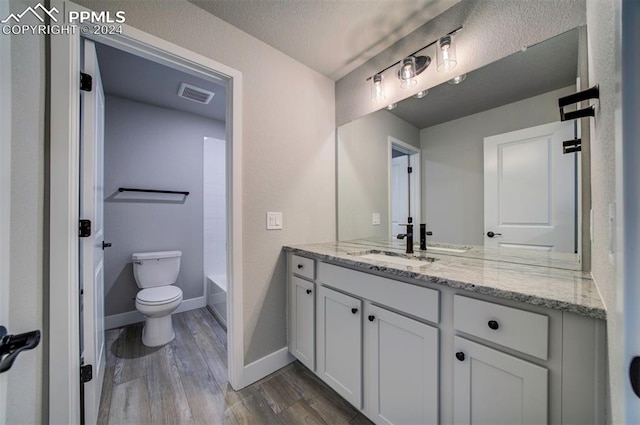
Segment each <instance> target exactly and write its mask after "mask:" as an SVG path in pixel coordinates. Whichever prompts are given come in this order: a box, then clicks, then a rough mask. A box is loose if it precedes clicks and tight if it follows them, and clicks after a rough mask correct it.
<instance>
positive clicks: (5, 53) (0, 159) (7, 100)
mask: <svg viewBox="0 0 640 425" xmlns="http://www.w3.org/2000/svg"><path fill="white" fill-rule="evenodd" d="M8 14H9V2H6V1H0V16H7V15H8ZM0 57H1V58H2V61H1V62H0V93H2V96H0V326H5V327H6V328H8V330H9V332H11V329H10V328H9V305H10V304H9V229H10V227H11V226H10V214H11V208H10V197H11V95H12V93H11V35H2V36H1V37H0ZM7 376H8V373H2V374H0V424H4V423H6V422H7V418H6V412H7V409H6V407H7Z"/></svg>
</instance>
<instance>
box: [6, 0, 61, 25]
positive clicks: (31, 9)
mask: <svg viewBox="0 0 640 425" xmlns="http://www.w3.org/2000/svg"><path fill="white" fill-rule="evenodd" d="M36 9H39V10H40V11H42V12H43V13H44V14H45V15H40V13H38V10H36ZM27 13H31V14H32V15H33V16H35V17H36V18H38V20H39V21H40V22H42V23H44V20H45V18H46V17H47V16H48V17H49V18H51V20H52V21H53V22H58V19H57V18H56V17H55V16H54V13H60V12H59V11H58V9H56V8H55V7H52V8H51V10H49V9H47V8H46V7H44V6H43V5H42V4H40V3H38V4H37V5H36V6H35V7H31V6H29V7H27V8H26V9H25V10H24V11H23V12H22V13H18V14H17V15H16V14H15V13H12V14H10V15H9V16H7V17H6V18H5V19H3V20H2V21H0V23H3V24H6V23H8V22H9V21H10V20H12V19H13V20H14V21H15V22H16V23H18V22H20V20H21V19H22V18H23V17H24V15H26V14H27Z"/></svg>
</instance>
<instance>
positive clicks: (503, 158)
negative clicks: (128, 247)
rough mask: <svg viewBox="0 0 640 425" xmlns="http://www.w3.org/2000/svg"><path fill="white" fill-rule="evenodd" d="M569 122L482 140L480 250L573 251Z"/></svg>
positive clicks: (573, 185) (571, 129) (572, 163)
mask: <svg viewBox="0 0 640 425" xmlns="http://www.w3.org/2000/svg"><path fill="white" fill-rule="evenodd" d="M573 138H574V124H573V122H557V123H552V124H545V125H540V126H536V127H531V128H527V129H523V130H518V131H512V132H510V133H505V134H500V135H497V136H491V137H486V138H485V139H484V234H485V238H484V239H485V246H487V247H501V248H529V249H537V250H543V251H556V252H572V253H573V252H576V240H577V239H576V227H575V223H576V220H575V219H576V175H575V154H568V155H564V154H563V153H562V142H563V141H565V140H570V139H573Z"/></svg>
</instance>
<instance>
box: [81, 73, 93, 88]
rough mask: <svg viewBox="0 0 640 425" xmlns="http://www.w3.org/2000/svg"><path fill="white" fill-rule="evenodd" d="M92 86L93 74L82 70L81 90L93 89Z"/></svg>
mask: <svg viewBox="0 0 640 425" xmlns="http://www.w3.org/2000/svg"><path fill="white" fill-rule="evenodd" d="M92 88H93V78H91V75H89V74H85V73H84V72H81V73H80V90H82V91H91V89H92Z"/></svg>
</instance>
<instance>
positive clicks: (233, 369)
mask: <svg viewBox="0 0 640 425" xmlns="http://www.w3.org/2000/svg"><path fill="white" fill-rule="evenodd" d="M51 6H52V7H56V8H57V9H58V10H60V11H67V10H78V11H90V10H89V9H87V8H84V7H82V6H79V5H77V4H74V3H72V2H70V1H67V0H53V1H52V2H51ZM63 13H64V12H63ZM65 15H66V14H65ZM67 18H68V17H67V16H61V20H62V21H64V23H69V22H67ZM122 28H123V34H122V35H116V36H114V35H110V36H108V37H105V36H91V37H87V38H89V39H92V40H94V41H98V42H100V43H104V44H107V45H110V46H112V47H116V48H118V49H121V50H124V51H127V52H129V53H133V54H136V55H138V56H142V57H145V58H147V59H151V60H155V61H161V62H162V63H164V64H166V65H168V66H171V67H174V68H179V69H182V70H185V71H187V72H190V73H193V74H196V75H200V76H203V77H205V78H209V79H211V78H217V79H219V80H220V81H222V82H223V83H226V84H227V90H228V91H227V93H228V94H227V123H229V124H230V125H227V126H226V127H227V135H226V139H227V146H228V150H227V155H226V156H227V158H226V161H227V167H228V168H227V169H228V174H227V183H226V185H227V235H228V238H229V239H228V240H229V244H230V246H229V249H228V252H227V270H228V282H229V283H228V299H229V305H228V309H229V310H228V311H229V313H228V314H229V318H230V320H229V323H228V334H227V338H228V368H229V382H230V383H231V385H232V387H233V388H235V389H240V388H242V387H243V386H244V385H245V383H244V336H243V311H242V299H243V297H242V261H241V260H242V168H241V167H242V73H241V72H240V71H237V70H235V69H233V68H230V67H228V66H226V65H223V64H221V63H219V62H216V61H214V60H212V59H209V58H207V57H205V56H202V55H199V54H196V53H193V52H191V51H189V50H187V49H185V48H183V47H180V46H177V45H175V44H173V43H170V42H168V41H165V40H162V39H160V38H158V37H155V36H153V35H150V34H148V33H145V32H143V31H140V30H137V29H135V28H132V27H130V26H128V25H126V24H123V25H122ZM79 33H80V31H77V32H76V34H72V35H67V36H63V35H56V36H55V37H51V54H50V58H51V59H50V72H51V86H50V87H51V92H50V102H51V103H50V105H49V108H50V111H51V122H50V157H51V159H50V175H49V191H50V199H51V202H50V204H49V220H50V223H51V225H50V231H49V255H50V259H49V268H50V270H49V287H50V290H49V299H48V300H47V301H45V303H46V304H47V305H48V310H49V334H50V335H55V338H49V366H48V368H49V422H50V423H79V422H80V377H79V376H80V350H79V347H80V343H79V341H80V332H79V313H80V312H79V306H78V300H79V289H78V278H79V258H78V220H79V218H80V217H79V216H78V201H79V177H78V176H79V174H78V171H79V122H80V112H79V111H80V109H79V107H80V75H79V72H78V71H79V69H80V34H79Z"/></svg>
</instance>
